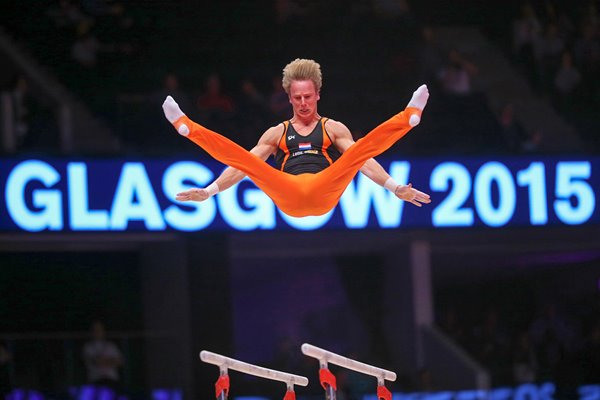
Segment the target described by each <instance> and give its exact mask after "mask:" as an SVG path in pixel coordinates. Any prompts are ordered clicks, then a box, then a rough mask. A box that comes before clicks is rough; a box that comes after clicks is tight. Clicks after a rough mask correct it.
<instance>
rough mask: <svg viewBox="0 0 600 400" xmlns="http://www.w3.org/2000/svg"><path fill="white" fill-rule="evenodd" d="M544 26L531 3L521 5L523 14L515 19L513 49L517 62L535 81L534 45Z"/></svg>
mask: <svg viewBox="0 0 600 400" xmlns="http://www.w3.org/2000/svg"><path fill="white" fill-rule="evenodd" d="M541 30H542V26H541V24H540V21H539V19H538V17H537V15H536V13H535V9H534V8H533V6H532V5H531V3H525V4H523V5H522V6H521V14H520V16H519V17H518V18H516V19H515V20H514V21H513V51H514V54H515V57H516V59H517V62H518V63H519V64H520V65H521V66H522V67H523V69H524V72H525V74H526V75H527V76H528V77H529V78H530V80H531V81H532V82H533V81H534V80H535V78H536V72H535V58H534V45H535V42H536V41H537V39H538V37H539V35H540V32H541Z"/></svg>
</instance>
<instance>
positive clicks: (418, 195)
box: [394, 183, 431, 207]
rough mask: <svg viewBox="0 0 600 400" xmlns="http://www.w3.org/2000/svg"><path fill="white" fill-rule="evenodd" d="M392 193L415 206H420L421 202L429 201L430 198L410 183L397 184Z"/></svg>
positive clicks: (426, 202)
mask: <svg viewBox="0 0 600 400" xmlns="http://www.w3.org/2000/svg"><path fill="white" fill-rule="evenodd" d="M394 194H395V195H396V197H398V198H399V199H401V200H404V201H408V202H409V203H412V204H414V205H415V206H417V207H421V206H422V205H423V204H429V203H431V199H430V198H429V195H428V194H427V193H423V192H421V191H419V190H417V189H415V188H413V187H412V183H409V184H408V185H398V186H396V190H394Z"/></svg>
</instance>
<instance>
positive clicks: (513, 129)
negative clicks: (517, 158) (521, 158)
mask: <svg viewBox="0 0 600 400" xmlns="http://www.w3.org/2000/svg"><path fill="white" fill-rule="evenodd" d="M498 122H499V123H500V128H501V130H502V135H503V140H504V143H505V144H506V147H507V150H508V151H510V152H511V153H518V152H520V151H521V150H523V146H524V144H525V142H526V140H527V135H526V134H525V130H524V129H523V127H522V126H521V124H520V123H519V122H518V121H517V119H516V118H515V109H514V105H513V104H512V103H508V104H505V105H504V107H503V108H502V111H501V112H500V118H499V120H498Z"/></svg>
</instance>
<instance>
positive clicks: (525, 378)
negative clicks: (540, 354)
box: [512, 332, 538, 384]
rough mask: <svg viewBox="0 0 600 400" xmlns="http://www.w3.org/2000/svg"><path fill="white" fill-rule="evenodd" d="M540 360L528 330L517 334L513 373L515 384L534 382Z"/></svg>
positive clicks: (513, 350)
mask: <svg viewBox="0 0 600 400" xmlns="http://www.w3.org/2000/svg"><path fill="white" fill-rule="evenodd" d="M537 369H538V362H537V357H536V354H535V350H534V348H533V346H532V344H531V341H530V340H529V334H528V333H527V332H521V333H519V334H518V335H517V338H516V340H515V343H514V345H513V349H512V375H513V379H514V383H515V384H521V383H534V382H536V377H537Z"/></svg>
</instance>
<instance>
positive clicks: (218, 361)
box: [200, 350, 308, 386]
mask: <svg viewBox="0 0 600 400" xmlns="http://www.w3.org/2000/svg"><path fill="white" fill-rule="evenodd" d="M200 360H202V361H204V362H205V363H207V364H214V365H216V366H218V367H219V368H221V369H232V370H234V371H238V372H243V373H244V374H248V375H254V376H259V377H261V378H266V379H271V380H274V381H280V382H285V383H286V384H287V385H288V386H290V385H300V386H307V385H308V378H306V377H304V376H300V375H294V374H288V373H287V372H281V371H276V370H274V369H269V368H264V367H259V366H258V365H254V364H248V363H245V362H243V361H239V360H236V359H233V358H229V357H225V356H222V355H220V354H216V353H212V352H210V351H206V350H202V351H201V352H200Z"/></svg>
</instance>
